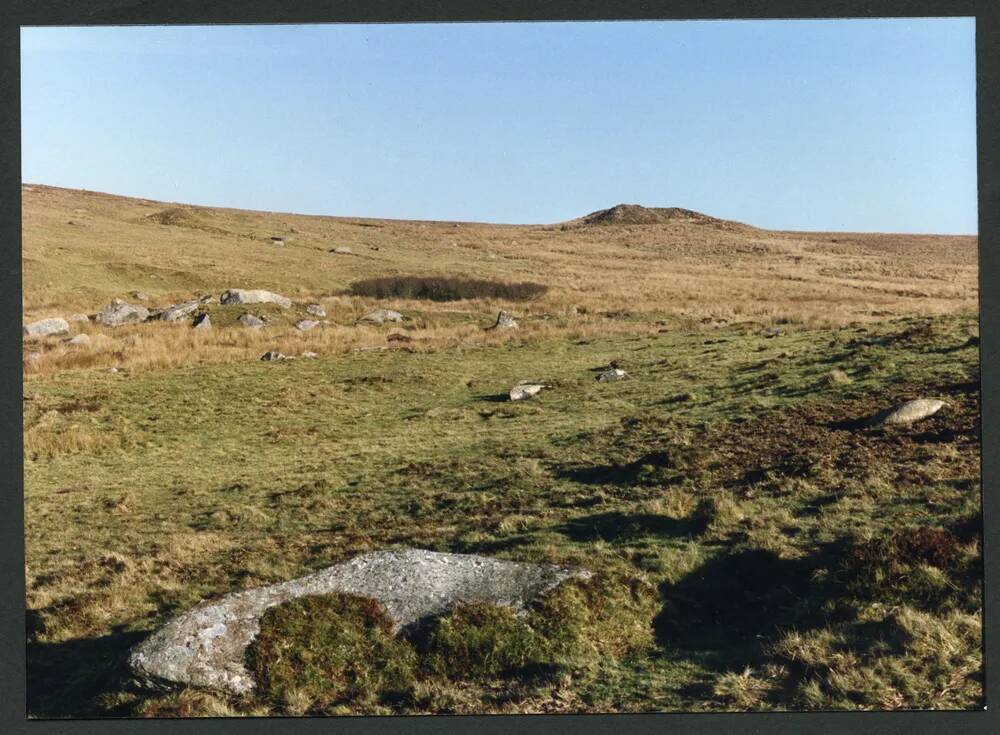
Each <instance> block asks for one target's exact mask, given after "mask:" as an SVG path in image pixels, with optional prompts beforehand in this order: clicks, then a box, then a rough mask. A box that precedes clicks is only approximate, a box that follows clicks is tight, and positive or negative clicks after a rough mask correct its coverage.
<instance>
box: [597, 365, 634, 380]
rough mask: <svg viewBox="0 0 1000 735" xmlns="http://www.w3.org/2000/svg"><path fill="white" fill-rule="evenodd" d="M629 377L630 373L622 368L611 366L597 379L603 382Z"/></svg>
mask: <svg viewBox="0 0 1000 735" xmlns="http://www.w3.org/2000/svg"><path fill="white" fill-rule="evenodd" d="M627 377H628V373H626V372H625V371H624V370H622V369H621V368H611V369H610V370H605V371H604V372H603V373H601V374H600V375H598V376H597V380H598V382H601V383H612V382H614V381H616V380H625V378H627Z"/></svg>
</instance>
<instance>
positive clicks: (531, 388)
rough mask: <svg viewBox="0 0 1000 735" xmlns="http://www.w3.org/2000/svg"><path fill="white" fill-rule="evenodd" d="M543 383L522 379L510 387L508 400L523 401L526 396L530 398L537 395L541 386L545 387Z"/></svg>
mask: <svg viewBox="0 0 1000 735" xmlns="http://www.w3.org/2000/svg"><path fill="white" fill-rule="evenodd" d="M545 387H546V385H545V384H544V383H536V382H533V381H530V380H522V381H521V382H520V383H518V384H517V385H515V386H514V387H513V388H511V389H510V393H509V395H510V400H512V401H523V400H525V399H526V398H531V397H532V396H537V395H538V394H539V393H540V392H541V390H542V388H545Z"/></svg>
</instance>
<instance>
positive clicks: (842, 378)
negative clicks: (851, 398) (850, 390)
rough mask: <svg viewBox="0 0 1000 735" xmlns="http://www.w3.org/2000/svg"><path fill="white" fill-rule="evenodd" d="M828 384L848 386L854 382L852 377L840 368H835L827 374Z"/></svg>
mask: <svg viewBox="0 0 1000 735" xmlns="http://www.w3.org/2000/svg"><path fill="white" fill-rule="evenodd" d="M826 382H827V383H828V384H829V385H846V384H847V383H850V382H852V381H851V376H850V375H848V374H847V373H845V372H844V371H843V370H841V369H840V368H834V369H833V370H831V371H830V372H828V373H827V374H826Z"/></svg>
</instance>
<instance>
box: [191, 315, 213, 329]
mask: <svg viewBox="0 0 1000 735" xmlns="http://www.w3.org/2000/svg"><path fill="white" fill-rule="evenodd" d="M191 326H192V327H193V328H194V329H211V328H212V320H211V319H210V318H209V316H208V314H199V315H198V316H196V317H195V318H194V322H192V324H191Z"/></svg>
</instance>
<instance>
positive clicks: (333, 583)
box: [128, 549, 591, 694]
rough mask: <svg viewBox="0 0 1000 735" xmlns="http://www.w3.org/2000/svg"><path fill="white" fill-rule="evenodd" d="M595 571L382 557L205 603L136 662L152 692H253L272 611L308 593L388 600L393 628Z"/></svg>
mask: <svg viewBox="0 0 1000 735" xmlns="http://www.w3.org/2000/svg"><path fill="white" fill-rule="evenodd" d="M590 576H591V574H590V572H587V571H585V570H582V569H573V568H570V567H563V566H556V565H554V564H530V563H525V562H513V561H504V560H499V559H491V558H489V557H485V556H476V555H471V554H443V553H437V552H432V551H423V550H418V549H401V550H391V551H374V552H369V553H367V554H362V555H360V556H356V557H354V558H353V559H350V560H348V561H345V562H342V563H340V564H337V565H335V566H332V567H328V568H326V569H323V570H321V571H319V572H316V573H314V574H310V575H308V576H305V577H300V578H298V579H293V580H290V581H288V582H282V583H279V584H275V585H271V586H269V587H259V588H256V589H249V590H242V591H239V592H233V593H230V594H228V595H225V596H224V597H221V598H219V599H217V600H215V601H212V602H203V603H201V604H199V605H197V606H195V607H194V608H192V609H190V610H188V611H187V612H186V613H183V614H181V615H180V616H178V617H176V618H174V619H173V620H171V621H170V622H168V623H167V624H166V625H165V626H163V627H162V628H160V630H158V631H156V632H155V633H153V635H151V636H150V637H149V638H147V639H146V640H144V641H142V642H141V643H139V644H138V645H137V646H135V647H134V648H133V649H132V650H131V652H130V653H129V657H128V666H129V668H130V670H131V672H132V675H133V676H134V677H135V679H136V681H137V682H138V683H140V684H144V685H146V686H162V685H163V684H173V685H182V686H198V687H206V688H210V689H216V690H222V691H226V692H231V693H234V694H247V693H250V692H252V691H253V690H254V688H255V687H256V682H255V681H254V678H253V676H252V675H251V673H250V672H249V671H248V670H247V668H246V665H245V660H246V654H247V647H248V646H249V645H250V644H251V643H252V642H253V640H254V638H255V637H256V636H257V634H258V633H259V632H260V620H261V617H262V616H263V615H264V613H265V612H266V611H267V610H268V609H269V608H272V607H274V606H276V605H281V604H282V603H286V602H290V601H292V600H295V599H298V598H300V597H305V596H307V595H321V594H335V593H340V594H348V595H355V596H358V597H366V598H370V599H374V600H377V601H379V602H381V603H382V604H383V605H384V606H385V608H386V611H387V612H388V614H389V616H390V617H391V619H392V621H393V624H394V626H395V632H397V633H398V632H399V631H401V630H405V629H412V628H414V627H416V626H418V625H420V624H423V623H425V622H426V621H428V620H430V619H432V618H434V617H437V616H440V615H443V614H445V613H447V612H448V611H449V610H451V609H452V608H454V607H456V606H458V605H465V604H475V603H487V604H494V605H503V606H506V607H509V608H513V609H515V610H525V609H527V607H528V606H529V605H530V604H531V603H532V602H533V601H534V600H535V599H537V598H538V597H539V596H540V595H543V594H545V593H546V592H548V591H549V590H551V589H553V588H555V587H558V586H559V585H560V584H562V583H563V582H565V581H567V580H569V579H573V578H580V579H587V578H589V577H590Z"/></svg>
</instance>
